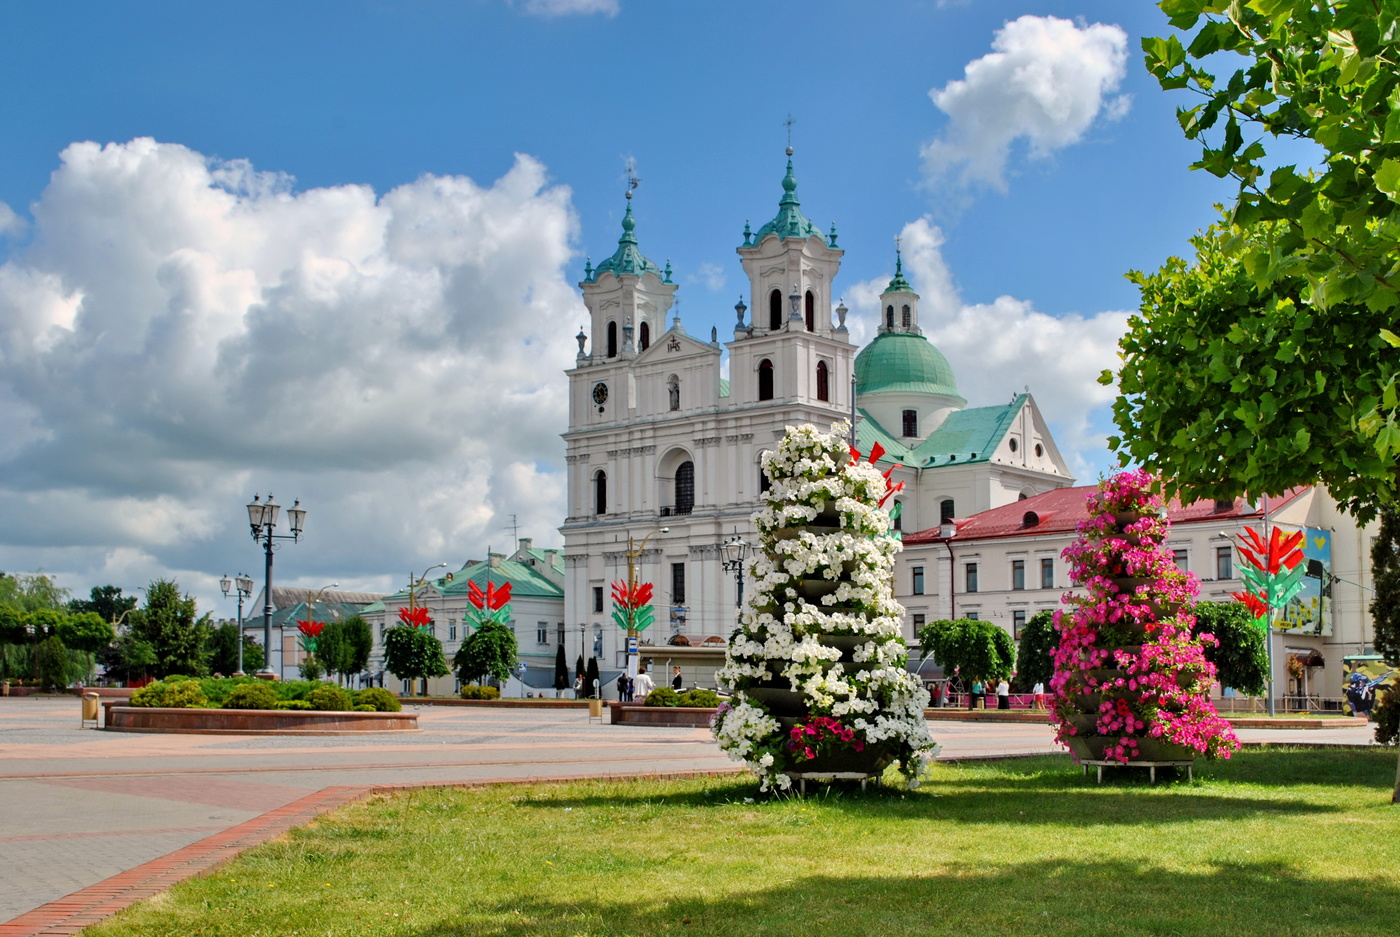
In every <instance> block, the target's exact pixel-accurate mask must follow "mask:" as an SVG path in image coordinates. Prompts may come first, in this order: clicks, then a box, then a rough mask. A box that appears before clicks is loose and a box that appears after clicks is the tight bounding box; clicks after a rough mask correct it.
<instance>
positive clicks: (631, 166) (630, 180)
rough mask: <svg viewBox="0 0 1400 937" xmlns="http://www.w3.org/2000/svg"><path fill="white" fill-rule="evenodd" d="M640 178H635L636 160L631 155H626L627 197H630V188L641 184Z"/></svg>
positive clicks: (629, 198)
mask: <svg viewBox="0 0 1400 937" xmlns="http://www.w3.org/2000/svg"><path fill="white" fill-rule="evenodd" d="M641 183H642V180H641V179H639V178H637V161H636V160H635V159H633V158H632V157H630V156H629V157H627V198H628V200H629V201H630V200H631V198H632V190H633V189H635V188H636V187H637V186H639V185H641Z"/></svg>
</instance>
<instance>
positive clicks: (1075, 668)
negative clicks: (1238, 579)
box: [1050, 471, 1239, 764]
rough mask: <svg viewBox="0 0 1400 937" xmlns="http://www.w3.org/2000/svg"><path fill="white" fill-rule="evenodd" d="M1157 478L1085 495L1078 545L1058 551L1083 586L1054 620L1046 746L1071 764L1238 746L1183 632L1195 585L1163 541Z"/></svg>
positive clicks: (1196, 644)
mask: <svg viewBox="0 0 1400 937" xmlns="http://www.w3.org/2000/svg"><path fill="white" fill-rule="evenodd" d="M1155 489H1156V479H1155V478H1154V477H1153V476H1152V475H1150V474H1148V473H1147V472H1143V471H1136V472H1123V473H1120V474H1118V475H1115V476H1114V477H1113V478H1110V479H1109V480H1107V481H1105V482H1103V483H1102V484H1101V485H1100V486H1099V487H1098V489H1097V490H1096V491H1095V493H1094V494H1093V495H1091V496H1090V498H1089V517H1088V519H1087V520H1085V521H1082V522H1081V523H1080V524H1079V539H1078V540H1077V541H1076V542H1075V543H1074V544H1072V545H1071V546H1069V547H1068V548H1067V549H1066V550H1065V557H1066V558H1067V559H1068V560H1069V561H1070V575H1071V578H1072V579H1073V581H1074V583H1075V584H1076V585H1079V586H1082V587H1084V589H1085V590H1086V594H1085V595H1082V596H1066V598H1065V602H1066V603H1067V604H1068V605H1070V606H1071V608H1072V611H1071V612H1070V613H1069V614H1065V613H1064V612H1056V613H1055V627H1056V628H1057V629H1058V630H1059V632H1060V644H1059V647H1058V648H1057V649H1056V651H1055V676H1054V677H1053V679H1052V680H1051V683H1050V687H1051V690H1052V691H1053V692H1054V696H1055V703H1054V714H1055V719H1056V722H1057V726H1058V727H1057V732H1056V740H1057V741H1060V742H1062V743H1064V744H1065V745H1066V746H1067V747H1068V748H1069V749H1070V750H1071V751H1072V752H1073V753H1074V755H1075V757H1076V758H1078V759H1080V760H1081V761H1116V762H1119V763H1120V764H1130V763H1132V762H1134V761H1143V762H1146V761H1190V760H1192V759H1194V758H1195V757H1197V756H1198V755H1205V756H1207V757H1212V758H1214V757H1217V756H1218V757H1224V758H1228V757H1229V756H1230V753H1231V752H1234V751H1236V750H1237V749H1238V748H1239V742H1238V740H1236V738H1235V735H1234V733H1233V732H1232V731H1231V729H1230V725H1229V723H1228V722H1226V721H1225V720H1224V719H1222V718H1221V717H1220V716H1219V714H1217V713H1216V711H1215V707H1214V706H1213V705H1211V702H1210V699H1209V694H1210V690H1211V686H1212V684H1213V683H1214V680H1215V667H1214V665H1212V664H1211V663H1209V662H1208V661H1207V660H1206V659H1205V652H1204V649H1203V644H1204V643H1205V642H1212V643H1213V642H1214V640H1215V639H1214V638H1213V637H1212V636H1211V635H1201V636H1199V637H1195V636H1193V635H1192V633H1191V629H1192V626H1194V624H1195V617H1194V616H1193V615H1192V614H1191V609H1192V607H1193V603H1192V600H1193V598H1194V597H1195V595H1196V591H1197V583H1196V579H1195V577H1194V576H1191V575H1190V574H1188V573H1184V572H1182V571H1181V570H1179V569H1178V568H1177V566H1176V563H1175V560H1174V557H1173V555H1172V553H1171V551H1170V550H1167V549H1165V548H1164V547H1163V546H1162V544H1163V542H1164V540H1165V539H1166V536H1167V531H1168V528H1169V525H1168V522H1167V521H1166V519H1165V517H1163V516H1162V502H1161V498H1160V496H1159V495H1157V494H1156V490H1155Z"/></svg>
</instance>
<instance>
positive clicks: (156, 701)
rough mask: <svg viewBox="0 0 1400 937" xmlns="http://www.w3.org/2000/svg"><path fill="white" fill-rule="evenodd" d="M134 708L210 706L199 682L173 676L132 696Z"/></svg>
mask: <svg viewBox="0 0 1400 937" xmlns="http://www.w3.org/2000/svg"><path fill="white" fill-rule="evenodd" d="M131 705H132V706H151V707H165V708H167V709H199V708H201V707H204V706H208V705H209V699H208V697H206V696H205V695H204V688H203V687H202V686H200V684H199V681H198V680H191V679H189V678H188V677H182V676H179V675H172V676H169V677H167V678H166V679H164V680H157V681H156V682H154V683H150V684H147V685H146V686H143V687H142V688H141V689H139V690H137V691H136V692H135V693H133V694H131Z"/></svg>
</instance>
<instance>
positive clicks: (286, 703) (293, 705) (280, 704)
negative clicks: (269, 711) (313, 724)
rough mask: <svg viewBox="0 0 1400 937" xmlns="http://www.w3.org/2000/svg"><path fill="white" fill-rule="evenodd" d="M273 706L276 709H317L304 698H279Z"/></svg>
mask: <svg viewBox="0 0 1400 937" xmlns="http://www.w3.org/2000/svg"><path fill="white" fill-rule="evenodd" d="M273 708H274V709H294V710H298V711H310V710H312V709H315V708H316V707H315V706H312V705H311V704H310V703H308V702H307V701H306V700H304V699H284V700H278V701H277V705H276V706H274V707H273Z"/></svg>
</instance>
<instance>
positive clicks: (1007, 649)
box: [919, 618, 1016, 685]
mask: <svg viewBox="0 0 1400 937" xmlns="http://www.w3.org/2000/svg"><path fill="white" fill-rule="evenodd" d="M919 644H920V646H921V647H922V648H923V652H924V656H926V657H928V656H931V657H932V658H933V659H934V661H936V662H937V663H938V664H939V666H941V667H942V668H943V672H944V673H945V674H952V673H955V672H956V673H957V675H958V676H959V677H960V678H961V679H962V680H963V681H964V682H965V683H967V684H969V685H970V684H971V683H972V682H973V681H977V680H980V681H982V682H983V683H989V682H992V681H995V680H1000V679H1002V678H1004V677H1009V676H1011V670H1012V668H1013V667H1014V666H1015V664H1016V646H1015V645H1014V644H1012V642H1011V635H1009V634H1007V633H1006V631H1005V630H1004V629H1002V628H999V627H997V626H996V625H994V624H992V623H991V622H989V621H981V620H980V619H976V618H959V619H957V620H956V621H947V620H943V621H931V622H929V623H928V624H926V625H924V627H922V628H920V629H919Z"/></svg>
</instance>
